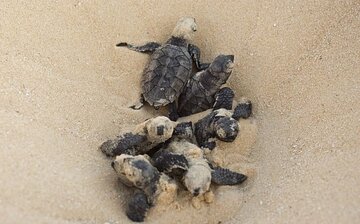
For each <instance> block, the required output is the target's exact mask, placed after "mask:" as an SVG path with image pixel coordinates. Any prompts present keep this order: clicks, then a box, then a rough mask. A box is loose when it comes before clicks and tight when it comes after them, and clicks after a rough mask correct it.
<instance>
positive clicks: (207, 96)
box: [178, 55, 234, 117]
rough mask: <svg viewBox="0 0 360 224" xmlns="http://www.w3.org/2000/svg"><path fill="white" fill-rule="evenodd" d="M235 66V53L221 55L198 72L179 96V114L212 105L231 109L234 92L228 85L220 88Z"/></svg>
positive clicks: (199, 110) (195, 111) (208, 107)
mask: <svg viewBox="0 0 360 224" xmlns="http://www.w3.org/2000/svg"><path fill="white" fill-rule="evenodd" d="M233 67H234V55H219V56H217V57H216V58H215V59H214V61H213V62H212V63H211V64H210V66H209V67H208V68H207V69H205V70H203V71H200V72H198V73H196V74H195V75H194V76H193V77H192V78H191V79H190V80H189V81H188V83H187V84H186V86H185V88H184V90H183V92H182V93H181V95H180V96H179V100H178V113H179V115H180V116H181V117H183V116H188V115H191V114H195V113H198V112H201V111H205V110H207V109H210V108H212V107H214V109H215V110H216V109H219V108H225V109H228V110H231V109H232V102H233V98H234V92H233V91H232V90H231V89H230V88H228V87H224V88H222V89H220V88H221V86H222V85H224V84H225V83H226V81H227V80H228V78H229V77H230V74H231V72H232V68H233ZM214 103H215V105H214Z"/></svg>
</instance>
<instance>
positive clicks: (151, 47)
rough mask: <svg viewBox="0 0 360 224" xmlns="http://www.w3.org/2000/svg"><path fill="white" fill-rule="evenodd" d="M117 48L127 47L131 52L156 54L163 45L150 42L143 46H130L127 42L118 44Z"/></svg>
mask: <svg viewBox="0 0 360 224" xmlns="http://www.w3.org/2000/svg"><path fill="white" fill-rule="evenodd" d="M116 46H117V47H127V48H129V49H130V50H133V51H137V52H141V53H152V52H154V51H155V50H156V49H157V48H158V47H160V46H161V44H159V43H156V42H149V43H146V44H145V45H142V46H135V45H132V44H128V43H126V42H120V43H118V44H116Z"/></svg>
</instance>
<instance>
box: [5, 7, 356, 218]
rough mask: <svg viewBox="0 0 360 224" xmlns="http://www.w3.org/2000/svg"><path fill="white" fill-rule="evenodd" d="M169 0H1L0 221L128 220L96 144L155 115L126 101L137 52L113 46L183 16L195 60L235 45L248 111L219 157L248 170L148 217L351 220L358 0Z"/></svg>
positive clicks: (159, 31) (139, 39)
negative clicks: (190, 25) (242, 177)
mask: <svg viewBox="0 0 360 224" xmlns="http://www.w3.org/2000/svg"><path fill="white" fill-rule="evenodd" d="M154 2H155V1H154ZM167 2H168V1H164V0H163V1H156V4H155V3H154V4H152V3H150V1H130V0H127V1H118V0H109V1H102V2H100V1H85V0H84V1H81V0H79V1H75V0H74V1H70V0H64V1H45V0H38V1H10V0H4V1H1V2H0V14H1V19H0V62H1V63H0V105H1V106H0V141H1V150H0V161H1V165H0V183H1V184H0V223H3V224H6V223H105V222H109V223H128V219H127V218H126V216H125V215H124V208H123V206H124V203H125V202H126V199H127V195H128V194H129V192H130V190H129V189H128V188H125V187H123V186H122V185H121V184H119V183H118V182H117V181H116V175H115V173H114V172H113V170H112V169H111V167H110V165H109V163H110V160H109V159H107V158H105V157H104V156H103V155H102V154H101V153H100V152H99V150H98V146H99V145H100V144H101V143H102V142H103V141H105V140H107V139H108V138H110V137H113V136H115V135H117V134H119V133H120V132H121V131H122V130H124V129H125V128H130V127H132V126H133V125H134V124H137V123H140V122H142V121H144V120H145V119H146V118H149V117H152V116H154V115H156V114H157V112H156V111H153V110H151V109H150V108H147V109H144V110H141V111H132V110H131V109H128V108H127V107H128V106H129V105H131V104H132V103H133V102H135V101H136V99H137V97H138V94H139V92H140V86H139V82H140V76H141V72H142V69H143V67H144V65H145V63H146V62H147V60H148V56H146V55H142V54H139V53H136V52H131V51H128V50H126V49H116V48H115V44H116V43H118V42H119V41H129V42H132V43H143V42H146V41H151V40H155V41H159V42H164V41H165V40H166V39H167V38H168V35H169V33H170V32H171V31H172V28H173V26H174V24H175V23H176V21H177V19H178V18H179V17H181V16H184V15H191V16H194V17H195V18H196V21H197V23H198V32H197V35H196V37H195V39H194V43H195V44H197V45H199V47H200V48H201V49H202V52H203V58H204V60H205V61H210V60H211V59H213V58H214V57H215V56H216V55H218V54H219V53H232V54H234V55H235V59H236V66H235V68H234V72H233V74H232V77H231V79H230V86H231V87H233V88H234V89H235V90H236V96H237V97H240V96H247V97H248V98H250V99H251V100H252V101H253V104H254V117H253V118H252V119H250V120H248V121H242V123H241V125H242V133H241V136H240V138H238V139H237V140H236V142H235V143H233V144H225V143H224V144H220V147H219V150H218V152H217V153H218V155H219V157H220V158H222V159H223V161H224V165H226V166H227V167H230V168H233V169H236V170H242V171H245V172H247V173H248V174H251V175H250V178H249V181H248V182H247V183H246V184H244V185H242V186H237V187H219V188H217V189H216V190H215V194H216V196H215V202H214V203H213V204H212V205H206V204H202V208H201V209H200V210H196V209H194V208H193V207H191V206H190V204H191V203H190V202H189V200H187V199H186V197H183V198H184V199H183V200H180V202H179V205H178V207H179V208H175V207H177V206H176V205H173V206H170V208H169V209H165V211H161V209H160V208H157V209H155V210H153V211H151V212H150V214H149V217H148V221H149V222H150V223H189V222H190V221H193V223H218V222H219V221H221V223H360V187H359V185H360V171H359V167H358V166H359V162H360V148H359V145H360V140H359V139H360V138H359V133H360V120H359V117H360V114H359V111H360V63H359V62H360V15H359V13H360V3H359V1H357V0H353V1H326V0H319V1H291V0H284V1H252V0H242V1H226V3H221V2H222V1H206V2H205V1H187V0H182V1H171V3H167Z"/></svg>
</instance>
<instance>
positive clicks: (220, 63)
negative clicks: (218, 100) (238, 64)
mask: <svg viewBox="0 0 360 224" xmlns="http://www.w3.org/2000/svg"><path fill="white" fill-rule="evenodd" d="M233 67H234V55H219V56H217V57H216V58H215V59H214V61H213V62H212V63H211V64H210V67H209V69H210V71H211V73H212V74H213V75H215V76H217V78H218V79H219V80H221V84H223V83H225V82H226V81H227V79H228V78H229V76H230V74H231V72H232V69H233Z"/></svg>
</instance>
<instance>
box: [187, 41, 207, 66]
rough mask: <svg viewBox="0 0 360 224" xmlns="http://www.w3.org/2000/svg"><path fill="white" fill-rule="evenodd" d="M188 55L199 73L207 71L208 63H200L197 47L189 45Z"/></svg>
mask: <svg viewBox="0 0 360 224" xmlns="http://www.w3.org/2000/svg"><path fill="white" fill-rule="evenodd" d="M189 53H190V55H191V57H192V59H193V61H194V63H195V65H196V68H197V69H198V70H199V71H201V70H204V69H207V68H208V67H209V66H210V63H201V62H200V49H199V48H198V47H197V46H195V45H193V44H189Z"/></svg>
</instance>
